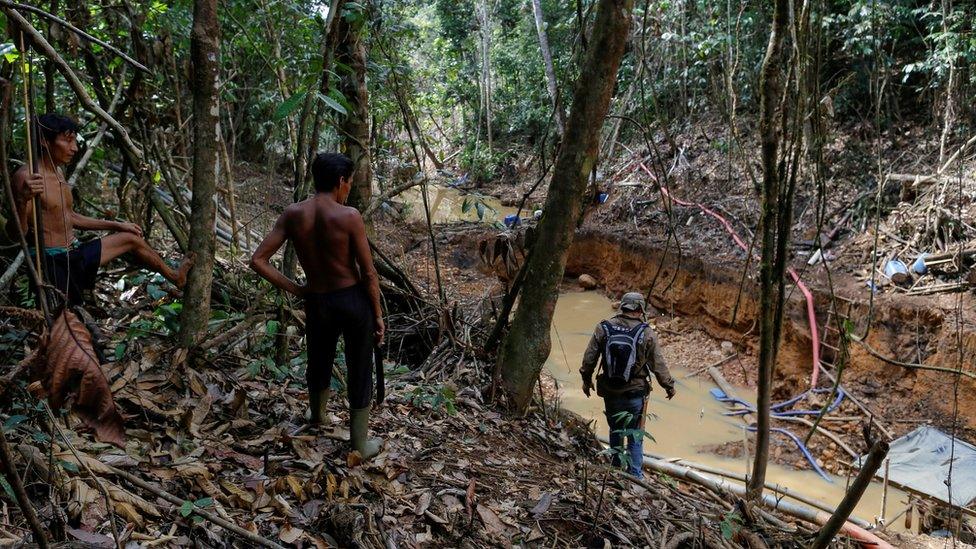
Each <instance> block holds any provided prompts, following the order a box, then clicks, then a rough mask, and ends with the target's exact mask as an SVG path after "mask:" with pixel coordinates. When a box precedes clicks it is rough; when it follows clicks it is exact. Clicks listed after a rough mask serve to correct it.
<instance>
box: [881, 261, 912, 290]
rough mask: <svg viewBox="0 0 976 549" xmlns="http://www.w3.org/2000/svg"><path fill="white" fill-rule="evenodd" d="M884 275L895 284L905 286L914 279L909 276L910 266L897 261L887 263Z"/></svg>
mask: <svg viewBox="0 0 976 549" xmlns="http://www.w3.org/2000/svg"><path fill="white" fill-rule="evenodd" d="M884 274H885V276H887V277H888V278H889V279H891V281H892V282H894V283H895V284H905V283H906V282H910V281H911V279H912V277H911V275H909V274H908V266H907V265H905V264H904V263H902V262H901V261H899V260H897V259H891V260H889V261H888V262H887V263H885V268H884Z"/></svg>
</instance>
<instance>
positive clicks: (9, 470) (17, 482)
mask: <svg viewBox="0 0 976 549" xmlns="http://www.w3.org/2000/svg"><path fill="white" fill-rule="evenodd" d="M0 464H2V465H3V473H4V476H5V477H6V478H7V481H8V482H9V483H10V487H11V488H13V490H14V496H15V497H16V499H17V505H19V506H20V512H21V513H23V514H24V518H26V519H27V524H28V525H29V526H30V529H31V532H33V533H34V541H35V542H37V546H38V547H40V548H41V549H46V548H47V547H49V545H48V541H47V536H46V535H45V534H44V532H45V531H46V530H45V529H44V527H43V526H41V521H40V519H38V518H37V511H35V510H34V506H33V505H32V504H31V501H30V498H28V497H27V491H25V490H24V483H23V481H21V479H20V473H19V472H18V471H17V469H16V468H15V467H14V459H13V453H12V452H11V451H10V445H9V444H8V443H7V435H6V434H4V429H3V428H2V427H0Z"/></svg>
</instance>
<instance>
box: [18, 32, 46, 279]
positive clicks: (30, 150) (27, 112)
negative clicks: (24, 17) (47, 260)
mask: <svg viewBox="0 0 976 549" xmlns="http://www.w3.org/2000/svg"><path fill="white" fill-rule="evenodd" d="M26 57H27V47H26V45H25V43H24V31H20V74H21V79H22V80H23V84H24V85H23V90H24V95H23V98H24V119H25V121H26V128H25V129H26V132H27V133H26V134H25V135H26V136H27V165H28V166H29V168H28V169H29V170H30V171H31V173H35V172H37V166H35V163H34V139H33V135H32V133H33V132H32V131H31V130H32V129H33V128H32V127H31V126H32V124H31V108H30V90H29V87H30V84H29V79H30V72H29V69H28V68H27V61H26ZM39 205H40V201H39V200H38V199H37V197H36V196H35V197H34V198H33V200H32V207H31V210H33V211H32V213H33V222H34V226H33V232H34V267H35V268H36V269H37V276H38V278H39V279H41V281H42V282H43V277H44V274H43V272H42V270H41V253H42V251H41V242H40V238H41V237H40V234H39V231H38V227H39V225H40V218H38V214H37V211H38V206H39Z"/></svg>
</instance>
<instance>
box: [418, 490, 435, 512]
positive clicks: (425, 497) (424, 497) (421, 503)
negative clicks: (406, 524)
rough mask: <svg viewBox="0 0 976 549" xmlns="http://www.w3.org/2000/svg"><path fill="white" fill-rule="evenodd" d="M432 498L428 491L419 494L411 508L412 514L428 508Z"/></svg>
mask: <svg viewBox="0 0 976 549" xmlns="http://www.w3.org/2000/svg"><path fill="white" fill-rule="evenodd" d="M433 498H434V496H433V494H431V493H430V492H424V493H423V494H420V499H418V500H417V505H416V506H415V507H414V508H413V514H415V515H417V516H420V515H422V514H424V511H426V510H427V509H429V508H430V502H431V500H432V499H433Z"/></svg>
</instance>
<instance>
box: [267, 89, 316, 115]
mask: <svg viewBox="0 0 976 549" xmlns="http://www.w3.org/2000/svg"><path fill="white" fill-rule="evenodd" d="M306 93H307V92H305V91H300V92H296V93H293V94H291V97H289V98H288V99H285V100H284V102H282V103H281V104H280V105H278V108H277V109H275V112H274V115H273V116H272V117H271V120H272V121H273V122H281V121H282V120H283V119H285V118H287V117H288V116H289V115H291V113H293V112H295V110H296V109H297V108H298V106H299V105H301V104H302V101H303V100H304V99H305V95H306Z"/></svg>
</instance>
